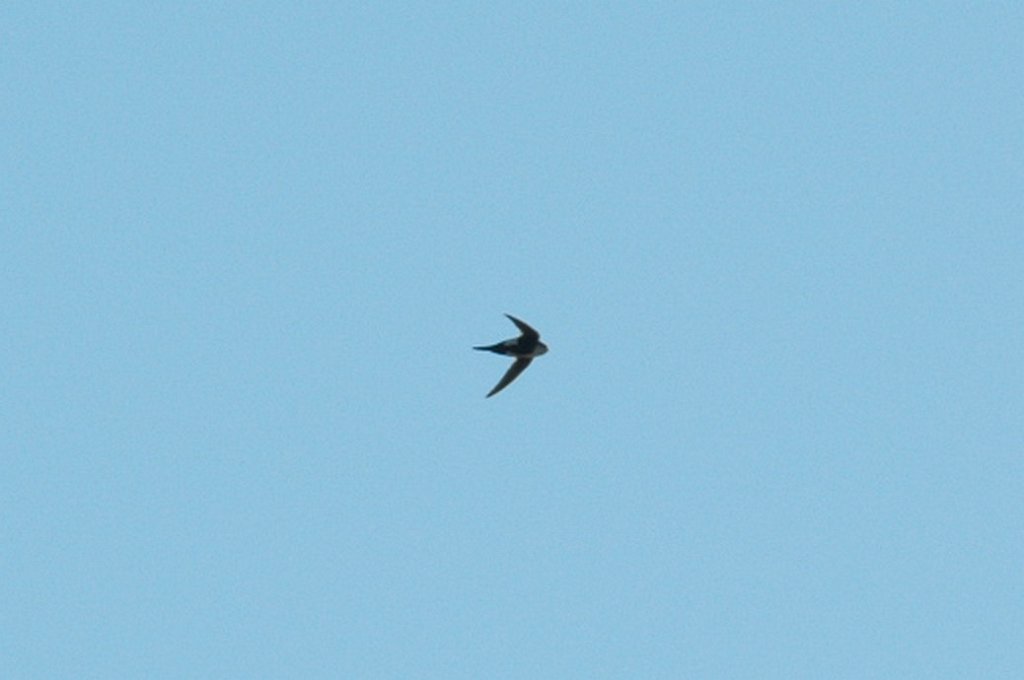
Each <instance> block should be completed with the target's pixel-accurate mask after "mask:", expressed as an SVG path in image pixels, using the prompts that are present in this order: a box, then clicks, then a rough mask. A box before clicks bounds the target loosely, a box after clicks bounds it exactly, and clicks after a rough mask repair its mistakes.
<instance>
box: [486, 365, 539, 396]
mask: <svg viewBox="0 0 1024 680" xmlns="http://www.w3.org/2000/svg"><path fill="white" fill-rule="evenodd" d="M531 361H533V359H531V358H529V357H520V358H519V359H516V360H515V361H514V362H512V365H511V366H509V368H508V370H507V371H505V375H503V376H501V380H499V381H498V384H497V385H495V386H494V389H493V390H491V391H490V392H488V393H487V396H488V397H493V396H494V395H495V394H497V393H498V392H501V391H502V390H503V389H505V388H506V387H508V385H509V383H511V382H512V381H513V380H515V379H516V378H518V377H519V374H520V373H522V372H523V371H525V370H526V367H527V366H529V365H530V362H531Z"/></svg>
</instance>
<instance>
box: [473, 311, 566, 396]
mask: <svg viewBox="0 0 1024 680" xmlns="http://www.w3.org/2000/svg"><path fill="white" fill-rule="evenodd" d="M505 316H507V317H508V318H509V319H510V320H511V321H512V323H514V324H515V325H516V326H518V327H519V330H520V331H521V332H522V335H520V336H519V337H518V338H512V339H511V340H505V341H503V342H499V343H498V344H496V345H487V346H486V347H474V348H473V349H479V350H485V351H487V352H494V353H495V354H504V355H505V356H510V357H515V358H516V360H515V361H514V362H512V365H511V366H509V369H508V371H506V372H505V375H503V376H501V380H499V381H498V384H497V385H495V386H494V389H493V390H491V391H490V392H488V393H487V396H488V397H493V396H494V395H495V394H497V393H498V392H501V391H502V390H503V389H505V388H506V387H508V385H509V383H511V382H512V381H513V380H515V379H516V378H518V377H519V374H520V373H522V372H523V371H525V370H526V367H527V366H529V365H530V362H531V361H533V358H534V357H539V356H540V355H541V354H544V353H545V352H547V351H548V346H547V345H545V344H544V343H543V342H541V341H540V333H538V332H537V331H535V330H533V329H532V328H530V326H529V324H527V323H525V322H523V321H520V320H519V319H517V318H516V317H514V316H512V315H511V314H506V315H505Z"/></svg>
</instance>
